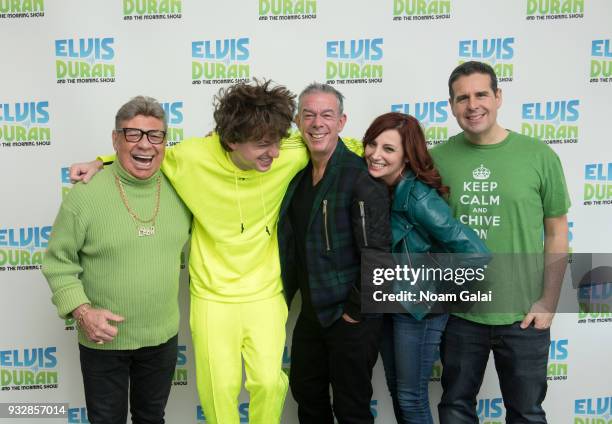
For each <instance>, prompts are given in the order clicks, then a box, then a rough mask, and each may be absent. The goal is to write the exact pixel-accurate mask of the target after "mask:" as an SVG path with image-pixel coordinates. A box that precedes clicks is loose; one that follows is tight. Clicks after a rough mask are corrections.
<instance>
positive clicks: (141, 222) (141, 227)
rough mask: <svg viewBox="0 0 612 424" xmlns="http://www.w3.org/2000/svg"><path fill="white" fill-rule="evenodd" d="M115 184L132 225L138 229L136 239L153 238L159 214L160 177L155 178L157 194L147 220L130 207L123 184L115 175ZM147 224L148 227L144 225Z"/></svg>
mask: <svg viewBox="0 0 612 424" xmlns="http://www.w3.org/2000/svg"><path fill="white" fill-rule="evenodd" d="M115 184H116V185H117V188H118V189H119V195H120V196H121V200H122V201H123V204H124V205H125V208H126V209H127V211H128V213H129V214H130V216H131V217H132V219H133V220H134V224H136V228H137V229H138V237H146V236H154V235H155V219H156V218H157V214H158V213H159V199H160V193H161V175H158V176H157V194H156V199H155V211H154V212H153V216H152V217H151V218H149V219H142V218H140V217H139V216H138V215H136V212H134V210H133V209H132V208H131V207H130V204H129V202H128V198H127V194H125V189H124V188H123V184H122V183H121V180H120V179H119V175H117V174H115ZM146 224H148V225H146Z"/></svg>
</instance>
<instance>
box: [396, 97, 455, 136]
mask: <svg viewBox="0 0 612 424" xmlns="http://www.w3.org/2000/svg"><path fill="white" fill-rule="evenodd" d="M391 112H400V113H407V114H409V115H412V116H414V117H415V118H416V119H418V120H419V122H420V123H421V125H422V126H423V132H424V133H425V140H426V141H427V145H428V146H434V145H436V144H440V143H443V142H445V141H446V140H447V139H448V127H447V123H448V100H439V101H429V102H417V103H412V104H410V103H397V104H393V105H391Z"/></svg>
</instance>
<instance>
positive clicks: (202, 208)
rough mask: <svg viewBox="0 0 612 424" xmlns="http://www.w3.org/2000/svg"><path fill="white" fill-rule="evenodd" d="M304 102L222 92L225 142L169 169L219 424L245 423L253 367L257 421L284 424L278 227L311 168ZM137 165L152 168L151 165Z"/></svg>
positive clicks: (266, 93) (273, 94) (187, 155)
mask: <svg viewBox="0 0 612 424" xmlns="http://www.w3.org/2000/svg"><path fill="white" fill-rule="evenodd" d="M294 97H295V96H294V95H293V94H292V93H291V92H289V91H288V90H287V89H285V88H284V87H281V86H277V87H271V86H270V84H269V82H266V83H263V84H261V83H255V84H252V85H250V84H237V85H234V86H231V87H229V88H227V89H226V90H221V91H220V92H219V95H218V96H217V97H216V98H215V112H214V117H215V122H216V127H215V130H216V133H215V134H213V135H211V136H209V137H205V138H194V139H189V140H185V141H183V142H181V143H180V144H178V145H177V146H175V147H173V148H172V149H168V151H167V152H166V157H165V159H164V161H163V163H162V171H163V172H164V173H165V175H166V176H167V177H168V179H169V180H170V182H171V183H172V184H173V186H174V188H175V190H176V191H177V193H178V194H179V196H180V197H181V198H182V199H183V201H184V202H185V204H186V205H187V206H188V207H189V209H191V211H192V212H193V225H192V238H191V253H190V260H189V271H190V276H191V317H190V325H191V332H192V336H193V345H194V350H195V363H196V376H197V386H198V392H199V394H200V400H201V403H202V408H203V410H204V414H205V416H206V419H207V422H209V423H211V424H237V423H239V422H240V419H239V415H238V396H239V393H240V390H241V384H242V360H243V359H244V364H245V369H246V388H247V390H248V391H249V393H250V398H251V402H250V408H249V419H250V420H249V421H250V422H251V423H255V424H273V423H279V422H280V417H281V413H282V408H283V403H284V399H285V395H286V392H287V388H288V381H287V376H286V375H285V373H284V372H283V371H282V368H281V365H282V354H283V350H284V345H285V322H286V318H287V306H286V303H285V300H284V297H283V294H282V283H281V277H280V266H279V257H278V240H277V229H276V227H277V225H276V224H277V220H278V214H279V209H280V204H281V201H282V199H283V196H284V194H285V191H286V189H287V186H288V185H289V182H290V181H291V179H292V177H293V176H294V175H295V174H296V173H297V172H298V171H299V170H300V169H302V168H303V167H304V166H305V165H306V164H307V162H308V156H307V151H306V147H305V146H304V144H303V143H302V141H301V137H300V136H299V135H295V136H292V137H288V138H285V137H287V134H288V130H289V128H290V125H291V120H292V118H293V114H294V111H295V102H294ZM281 138H284V140H283V141H282V144H281ZM136 159H138V160H139V163H140V164H141V166H142V167H146V166H148V165H149V164H148V161H147V158H146V157H143V158H136ZM97 166H99V164H98V165H97ZM79 167H80V168H79ZM84 172H85V167H84V165H76V166H73V168H72V177H73V179H80V178H82V177H84V176H85V175H79V174H81V173H84ZM87 176H89V175H87ZM143 265H144V266H146V264H143ZM152 301H154V299H152Z"/></svg>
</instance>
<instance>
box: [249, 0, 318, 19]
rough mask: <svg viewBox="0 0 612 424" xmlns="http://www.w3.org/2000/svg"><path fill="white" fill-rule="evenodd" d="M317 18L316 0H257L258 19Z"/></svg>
mask: <svg viewBox="0 0 612 424" xmlns="http://www.w3.org/2000/svg"><path fill="white" fill-rule="evenodd" d="M301 19H317V0H259V20H260V21H289V20H301Z"/></svg>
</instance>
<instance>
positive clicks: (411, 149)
mask: <svg viewBox="0 0 612 424" xmlns="http://www.w3.org/2000/svg"><path fill="white" fill-rule="evenodd" d="M386 130H397V132H398V133H399V135H400V137H401V139H402V145H403V146H404V155H405V157H406V159H407V160H408V167H409V168H410V170H411V171H412V172H413V173H414V175H416V177H417V178H418V179H419V180H421V181H422V182H424V183H425V184H427V185H428V186H430V187H432V188H434V189H436V190H437V191H438V193H440V195H446V194H448V193H449V188H448V186H445V185H444V184H442V178H441V177H440V173H439V172H438V170H437V169H436V168H435V167H434V164H433V160H432V159H431V155H430V154H429V151H428V150H427V143H426V142H425V135H424V134H423V129H422V128H421V125H420V124H419V121H418V120H417V119H416V118H415V117H414V116H411V115H407V114H404V113H397V112H389V113H385V114H383V115H380V116H379V117H378V118H376V119H374V121H373V122H372V123H371V124H370V126H369V127H368V129H367V130H366V133H365V135H364V136H363V147H364V148H365V147H366V146H367V145H368V144H369V143H371V142H372V141H373V140H374V139H375V138H376V137H378V136H379V135H380V134H381V133H383V132H384V131H386Z"/></svg>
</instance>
